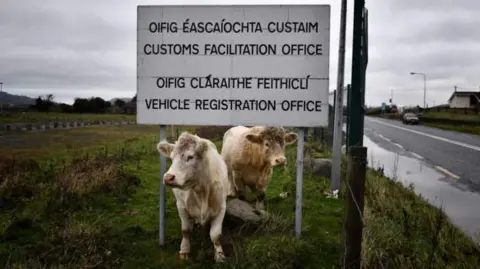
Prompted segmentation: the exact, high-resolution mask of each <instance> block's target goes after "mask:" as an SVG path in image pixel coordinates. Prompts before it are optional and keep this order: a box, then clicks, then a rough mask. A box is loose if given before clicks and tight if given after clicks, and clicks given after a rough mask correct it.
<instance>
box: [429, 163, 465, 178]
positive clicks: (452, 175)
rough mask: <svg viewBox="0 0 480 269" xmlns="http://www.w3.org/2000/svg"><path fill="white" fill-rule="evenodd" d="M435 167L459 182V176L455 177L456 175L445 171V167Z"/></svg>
mask: <svg viewBox="0 0 480 269" xmlns="http://www.w3.org/2000/svg"><path fill="white" fill-rule="evenodd" d="M435 167H436V168H437V169H438V170H440V171H442V172H443V173H444V174H446V175H447V176H449V177H451V178H453V179H455V180H459V179H460V177H459V176H457V175H455V174H454V173H452V172H450V171H448V170H447V169H445V168H443V167H441V166H438V165H436V166H435Z"/></svg>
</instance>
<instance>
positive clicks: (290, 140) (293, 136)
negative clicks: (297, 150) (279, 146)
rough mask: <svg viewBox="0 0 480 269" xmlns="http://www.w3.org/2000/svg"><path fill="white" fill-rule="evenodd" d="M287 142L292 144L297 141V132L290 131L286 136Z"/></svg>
mask: <svg viewBox="0 0 480 269" xmlns="http://www.w3.org/2000/svg"><path fill="white" fill-rule="evenodd" d="M284 139H285V144H286V145H290V144H293V143H295V141H297V134H296V133H288V134H286V135H285V136H284Z"/></svg>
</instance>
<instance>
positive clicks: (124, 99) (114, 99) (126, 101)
mask: <svg viewBox="0 0 480 269" xmlns="http://www.w3.org/2000/svg"><path fill="white" fill-rule="evenodd" d="M118 99H120V100H122V101H124V102H125V103H128V102H130V100H132V98H126V97H123V98H113V99H110V100H108V102H110V103H112V104H113V103H115V101H117V100H118Z"/></svg>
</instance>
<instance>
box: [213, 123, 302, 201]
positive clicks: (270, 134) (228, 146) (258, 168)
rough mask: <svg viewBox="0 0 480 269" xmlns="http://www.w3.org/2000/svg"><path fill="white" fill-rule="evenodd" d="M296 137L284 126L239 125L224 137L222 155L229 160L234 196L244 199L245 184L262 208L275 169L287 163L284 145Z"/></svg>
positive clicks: (292, 141)
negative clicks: (250, 126)
mask: <svg viewBox="0 0 480 269" xmlns="http://www.w3.org/2000/svg"><path fill="white" fill-rule="evenodd" d="M296 140H297V135H296V134H295V133H286V132H285V130H284V129H283V128H282V127H272V126H254V127H252V128H248V127H245V126H236V127H232V128H230V129H229V130H228V131H227V132H225V134H224V136H223V147H222V157H223V159H224V160H225V162H226V163H227V167H228V173H229V175H228V176H229V181H230V184H231V187H232V190H231V193H232V196H234V197H238V198H240V199H241V200H245V186H248V187H249V188H250V189H251V190H252V191H253V192H254V193H255V195H256V200H257V203H256V207H257V209H260V210H261V209H263V207H264V205H263V201H264V199H265V191H266V188H267V185H268V183H269V181H270V180H271V178H272V169H273V167H276V166H282V165H285V164H286V162H287V159H286V157H285V145H289V144H292V143H294V142H295V141H296Z"/></svg>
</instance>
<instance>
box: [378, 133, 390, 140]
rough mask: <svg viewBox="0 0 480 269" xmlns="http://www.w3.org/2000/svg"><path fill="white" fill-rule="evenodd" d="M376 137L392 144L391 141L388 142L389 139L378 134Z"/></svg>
mask: <svg viewBox="0 0 480 269" xmlns="http://www.w3.org/2000/svg"><path fill="white" fill-rule="evenodd" d="M378 136H379V137H380V138H381V139H383V140H385V141H388V142H392V140H390V138H386V137H385V136H383V135H382V134H378Z"/></svg>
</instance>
